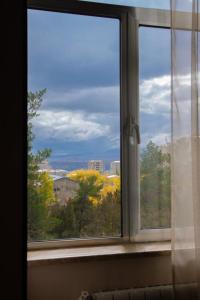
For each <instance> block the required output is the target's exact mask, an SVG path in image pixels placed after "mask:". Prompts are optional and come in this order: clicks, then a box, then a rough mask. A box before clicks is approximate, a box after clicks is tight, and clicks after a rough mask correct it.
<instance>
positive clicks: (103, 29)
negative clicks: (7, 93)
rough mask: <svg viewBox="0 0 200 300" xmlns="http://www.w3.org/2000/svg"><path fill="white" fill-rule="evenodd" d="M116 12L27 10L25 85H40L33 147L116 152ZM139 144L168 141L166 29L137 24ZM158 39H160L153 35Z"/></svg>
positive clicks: (90, 155) (71, 153)
mask: <svg viewBox="0 0 200 300" xmlns="http://www.w3.org/2000/svg"><path fill="white" fill-rule="evenodd" d="M119 25H120V24H119V21H118V20H117V19H110V18H100V17H89V16H80V15H72V14H64V13H55V12H42V11H34V10H29V13H28V90H30V91H32V92H34V91H37V90H40V89H44V88H46V89H47V92H46V94H45V96H44V99H43V102H42V105H41V107H40V110H39V116H38V117H37V118H36V119H35V120H34V124H33V125H34V133H35V136H36V138H35V140H34V144H33V150H34V151H37V150H41V149H43V148H46V147H48V148H51V149H52V156H51V159H54V160H72V161H87V160H89V159H103V160H116V159H119V158H120V121H119V115H120V105H119V102H120V83H119V82H120V79H119V78H120V70H119V69H120V61H119V57H120V49H119V29H120V28H119ZM139 37H140V38H139V53H140V55H139V62H140V126H141V137H142V145H141V147H145V145H146V144H147V143H148V142H149V141H150V140H152V141H154V142H155V143H157V144H158V145H161V144H164V143H166V142H167V141H169V134H170V31H169V30H167V29H159V28H157V29H155V28H149V27H148V28H147V27H141V28H140V32H139ZM158 41H159V42H158Z"/></svg>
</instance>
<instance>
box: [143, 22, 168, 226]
mask: <svg viewBox="0 0 200 300" xmlns="http://www.w3.org/2000/svg"><path fill="white" fill-rule="evenodd" d="M139 37H140V38H139V49H140V51H139V52H140V58H139V60H140V128H141V145H140V212H141V228H143V229H144V228H165V227H170V131H171V128H170V123H171V121H170V109H171V108H170V101H171V95H170V91H171V89H170V82H171V77H170V75H171V73H170V65H171V62H170V57H171V56H170V30H169V29H163V28H162V29H161V28H150V27H140V32H139ZM158 41H159V43H158Z"/></svg>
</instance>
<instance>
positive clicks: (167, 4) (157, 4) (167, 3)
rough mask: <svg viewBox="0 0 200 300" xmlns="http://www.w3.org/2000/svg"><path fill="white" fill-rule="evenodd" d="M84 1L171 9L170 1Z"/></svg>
mask: <svg viewBox="0 0 200 300" xmlns="http://www.w3.org/2000/svg"><path fill="white" fill-rule="evenodd" d="M82 1H88V2H98V3H107V4H116V5H125V6H135V7H146V8H157V9H170V0H82ZM188 1H190V0H188Z"/></svg>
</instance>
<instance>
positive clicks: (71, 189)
mask: <svg viewBox="0 0 200 300" xmlns="http://www.w3.org/2000/svg"><path fill="white" fill-rule="evenodd" d="M86 166H87V167H86V168H82V169H85V170H95V171H98V172H99V173H100V174H102V175H105V176H106V177H107V178H115V177H116V178H118V177H119V176H120V161H119V160H115V161H111V162H110V169H109V170H106V169H105V163H104V161H103V160H89V161H88V162H87V165H86ZM74 170H77V168H75V169H74ZM71 171H73V170H70V171H69V170H64V169H54V168H52V167H51V166H50V164H49V162H48V160H47V159H46V160H44V161H43V162H42V163H41V164H39V170H38V172H39V173H43V172H47V173H48V174H49V175H50V176H51V178H52V179H53V188H54V193H55V195H56V198H57V199H59V204H60V205H67V203H68V201H69V200H70V199H71V198H73V197H75V196H76V194H77V191H78V188H79V183H78V182H75V181H73V180H72V179H70V178H68V177H67V174H68V173H70V172H71Z"/></svg>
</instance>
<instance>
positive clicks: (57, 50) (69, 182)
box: [28, 0, 170, 247]
mask: <svg viewBox="0 0 200 300" xmlns="http://www.w3.org/2000/svg"><path fill="white" fill-rule="evenodd" d="M155 13H156V14H157V13H158V12H157V11H156V12H155ZM162 14H164V19H163V23H157V21H155V18H154V17H152V18H151V17H149V16H148V9H146V10H144V9H143V10H141V11H140V10H137V11H136V13H135V17H133V15H134V14H133V11H132V10H130V8H129V7H118V6H115V5H112V6H109V7H108V6H107V5H103V4H98V5H95V6H93V5H92V4H90V5H88V4H87V3H85V2H84V1H80V2H79V1H74V3H69V4H66V3H63V4H60V3H59V2H56V1H49V4H44V3H40V4H38V3H37V4H36V3H35V1H34V0H30V1H29V11H28V59H29V61H28V89H29V93H28V122H29V124H28V129H29V131H28V142H29V144H28V145H29V148H28V150H29V152H28V201H29V202H28V237H29V242H31V243H30V245H31V246H33V245H36V247H37V245H39V247H40V246H41V245H44V244H45V245H46V243H48V245H50V243H51V242H55V241H60V242H61V243H62V242H63V243H66V244H68V243H69V241H70V243H71V241H72V242H74V243H76V244H79V243H80V244H85V243H86V242H88V241H89V243H90V242H91V243H98V242H99V243H102V242H103V243H113V242H127V241H132V240H135V241H136V240H148V239H150V240H157V239H161V238H164V239H167V238H169V234H168V232H167V233H166V234H163V232H165V231H163V230H164V229H163V228H168V227H169V225H170V222H169V218H170V206H169V202H170V197H169V188H170V186H169V182H168V181H169V179H170V174H169V153H168V151H167V147H165V146H164V145H163V144H162V143H161V142H160V140H159V136H160V137H161V139H162V141H163V140H164V141H167V142H169V140H166V139H167V135H169V131H170V104H169V103H170V95H169V82H167V88H168V90H167V91H166V90H165V89H164V90H162V91H161V89H162V86H161V88H160V90H159V92H163V93H164V94H165V93H166V95H165V96H166V97H165V102H164V104H163V105H164V106H165V105H166V107H164V108H165V109H166V110H165V111H164V112H163V111H162V109H163V107H162V105H161V106H160V107H159V106H158V105H157V103H156V99H158V96H159V95H158V92H157V91H158V90H157V87H155V90H153V88H154V87H152V90H150V89H149V87H150V85H151V82H150V81H151V80H152V81H155V80H156V78H160V77H161V80H162V79H163V77H164V78H165V77H166V78H167V79H169V71H170V60H169V57H170V49H169V47H168V46H169V45H168V46H167V47H166V49H165V47H164V48H163V49H162V50H164V51H162V52H161V55H160V57H159V59H160V60H159V59H158V57H157V56H156V55H155V53H156V52H155V50H156V51H157V52H160V51H161V47H163V46H162V44H160V46H159V45H158V47H157V48H156V46H155V44H156V43H155V40H156V38H157V37H158V36H160V40H161V39H164V36H165V38H166V39H165V43H166V44H168V42H169V30H168V29H165V28H156V27H155V26H159V27H162V26H167V25H169V13H168V12H165V13H164V12H163V11H162ZM145 18H147V19H148V25H151V26H154V28H147V27H144V26H141V25H146V24H145V22H144V20H145ZM140 20H141V21H140ZM166 24H167V25H166ZM159 72H160V73H159ZM156 76H157V77H156ZM167 76H168V77H167ZM164 85H165V83H164ZM158 86H159V83H158ZM153 91H154V94H153ZM156 93H157V94H156ZM163 97H164V96H163ZM163 101H164V100H163ZM145 110H146V111H145ZM148 110H149V111H148ZM153 110H156V112H157V114H153V113H152V111H153ZM162 113H163V115H162V117H163V119H160V117H158V116H159V115H160V114H162ZM149 122H151V124H149ZM161 123H162V124H163V126H162V128H161V126H160V124H161ZM147 129H148V130H147ZM165 136H166V139H165ZM139 144H140V145H139ZM165 150H166V151H165ZM152 151H153V152H156V155H158V159H157V158H156V159H157V160H158V162H157V165H156V164H152V165H151V163H152V159H151V154H152ZM154 154H155V153H153V154H152V155H154ZM166 182H167V183H166ZM167 184H168V185H167ZM156 230H157V231H156ZM160 230H162V234H161V235H160ZM158 231H159V232H158ZM155 232H156V235H155ZM143 233H145V235H144V234H143ZM152 234H153V235H152ZM157 234H158V235H157ZM36 242H37V243H36Z"/></svg>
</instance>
